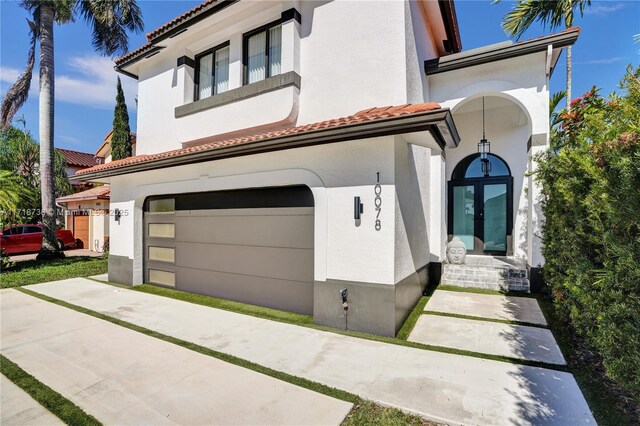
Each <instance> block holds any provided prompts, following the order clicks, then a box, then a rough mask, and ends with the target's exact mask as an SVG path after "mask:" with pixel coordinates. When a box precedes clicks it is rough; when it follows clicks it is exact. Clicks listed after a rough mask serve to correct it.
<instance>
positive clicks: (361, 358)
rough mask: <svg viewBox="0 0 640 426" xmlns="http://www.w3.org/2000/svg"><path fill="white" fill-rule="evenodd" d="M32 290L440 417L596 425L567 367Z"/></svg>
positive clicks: (121, 295)
mask: <svg viewBox="0 0 640 426" xmlns="http://www.w3.org/2000/svg"><path fill="white" fill-rule="evenodd" d="M29 290H32V291H36V292H39V293H41V294H45V295H48V296H50V297H53V298H57V299H61V300H64V301H66V302H69V303H72V304H75V305H78V306H82V307H84V308H87V309H91V310H94V311H97V312H101V313H103V314H105V315H109V316H112V317H115V318H119V319H121V320H124V321H128V322H130V323H133V324H137V325H139V326H142V327H145V328H148V329H151V330H155V331H157V332H160V333H163V334H166V335H169V336H174V337H177V338H179V339H182V340H187V341H190V342H193V343H196V344H198V345H201V346H205V347H208V348H210V349H213V350H216V351H220V352H224V353H227V354H230V355H234V356H237V357H239V358H242V359H245V360H248V361H252V362H255V363H257V364H260V365H263V366H266V367H270V368H272V369H275V370H278V371H283V372H286V373H288V374H292V375H295V376H299V377H304V378H306V379H309V380H313V381H316V382H319V383H323V384H325V385H328V386H332V387H336V388H338V389H343V390H345V391H348V392H352V393H355V394H358V395H360V396H361V397H363V398H367V399H371V400H374V401H378V402H380V403H382V404H386V405H390V406H395V407H398V408H401V409H404V410H407V411H411V412H414V413H417V414H420V415H423V416H424V417H426V418H429V419H432V420H435V421H439V422H445V423H450V424H496V425H498V424H500V425H502V424H551V423H555V424H595V420H594V419H593V417H592V415H591V412H590V410H589V408H588V406H587V404H586V402H585V400H584V397H583V396H582V393H581V392H580V389H579V388H578V386H577V384H576V382H575V380H574V378H573V376H572V375H571V374H569V373H565V372H559V371H554V370H548V369H543V368H537V367H529V366H523V365H517V364H510V363H504V362H499V361H492V360H485V359H479V358H473V357H466V356H460V355H451V354H446V353H440V352H432V351H426V350H421V349H414V348H408V347H403V346H397V345H392V344H387V343H380V342H374V341H369V340H365V339H358V338H353V337H349V336H343V335H340V334H336V333H330V332H323V331H320V330H315V329H310V328H305V327H299V326H295V325H290V324H285V323H279V322H274V321H269V320H265V319H261V318H255V317H251V316H246V315H241V314H236V313H233V312H228V311H223V310H218V309H213V308H208V307H204V306H199V305H195V304H190V303H186V302H181V301H177V300H173V299H169V298H165V297H160V296H155V295H150V294H145V293H140V292H135V291H131V290H128V289H120V288H117V287H113V286H109V285H106V284H100V283H97V282H94V281H90V280H86V279H82V278H77V279H70V280H65V281H59V282H52V283H45V284H39V285H33V286H29Z"/></svg>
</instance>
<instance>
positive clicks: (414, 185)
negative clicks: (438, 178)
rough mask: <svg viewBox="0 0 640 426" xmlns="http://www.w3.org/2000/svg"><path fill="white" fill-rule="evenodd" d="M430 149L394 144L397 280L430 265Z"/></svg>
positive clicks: (395, 274) (400, 140)
mask: <svg viewBox="0 0 640 426" xmlns="http://www.w3.org/2000/svg"><path fill="white" fill-rule="evenodd" d="M430 161H431V150H430V149H429V148H425V147H422V146H417V145H410V144H407V143H406V142H405V141H404V140H403V138H402V137H400V136H398V137H396V143H395V182H394V183H395V191H396V199H395V208H396V215H395V264H394V265H395V273H394V276H395V281H396V282H399V281H401V280H402V279H403V278H405V277H407V276H409V275H411V274H413V273H414V272H415V271H416V270H418V269H420V268H422V267H424V266H425V265H426V264H427V263H429V260H430V255H429V236H428V232H427V228H428V224H429V222H430V219H431V214H430V210H431V205H430V203H429V201H430V195H431V185H430V184H429V183H430V179H429V177H430Z"/></svg>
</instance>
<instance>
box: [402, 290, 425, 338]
mask: <svg viewBox="0 0 640 426" xmlns="http://www.w3.org/2000/svg"><path fill="white" fill-rule="evenodd" d="M428 301H429V296H422V297H421V298H420V300H418V304H417V305H416V306H415V308H413V310H412V311H411V313H410V314H409V316H408V317H407V320H406V321H405V322H404V324H403V325H402V328H401V329H400V331H398V334H396V339H400V340H407V339H408V338H409V335H410V334H411V332H412V331H413V327H415V326H416V322H418V319H419V318H420V315H422V311H424V307H425V306H426V305H427V302H428Z"/></svg>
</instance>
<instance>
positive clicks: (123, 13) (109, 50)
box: [77, 0, 144, 56]
mask: <svg viewBox="0 0 640 426" xmlns="http://www.w3.org/2000/svg"><path fill="white" fill-rule="evenodd" d="M77 7H78V12H79V13H80V15H81V16H82V17H83V18H84V19H85V21H87V23H89V24H90V25H91V29H92V44H93V47H94V48H95V49H96V50H97V51H98V52H100V53H102V54H103V55H106V56H112V55H114V54H116V53H120V54H124V53H126V52H127V50H128V49H129V42H128V41H129V39H128V36H127V31H133V32H136V33H139V32H141V31H142V30H143V29H144V25H143V23H142V11H141V10H140V6H138V4H137V3H136V1H135V0H113V1H103V0H80V1H79V2H78V4H77Z"/></svg>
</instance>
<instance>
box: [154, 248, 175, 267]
mask: <svg viewBox="0 0 640 426" xmlns="http://www.w3.org/2000/svg"><path fill="white" fill-rule="evenodd" d="M149 260H159V261H161V262H172V263H173V262H175V261H176V251H175V249H173V248H170V247H153V246H150V247H149Z"/></svg>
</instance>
